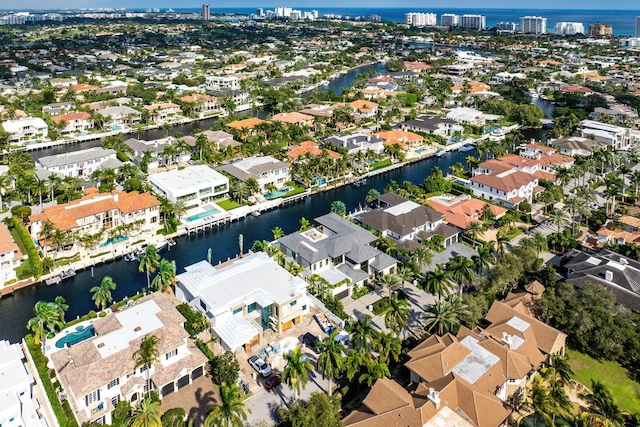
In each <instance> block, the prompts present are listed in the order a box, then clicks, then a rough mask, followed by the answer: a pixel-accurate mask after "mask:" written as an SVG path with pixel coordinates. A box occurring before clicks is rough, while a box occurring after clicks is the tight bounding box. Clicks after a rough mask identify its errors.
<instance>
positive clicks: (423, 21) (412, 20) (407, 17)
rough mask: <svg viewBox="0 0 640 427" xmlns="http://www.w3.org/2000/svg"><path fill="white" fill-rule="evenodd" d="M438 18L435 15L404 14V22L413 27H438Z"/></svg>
mask: <svg viewBox="0 0 640 427" xmlns="http://www.w3.org/2000/svg"><path fill="white" fill-rule="evenodd" d="M437 18H438V16H437V15H436V14H435V13H416V12H410V13H405V14H404V21H405V23H406V24H407V25H410V26H412V27H428V26H433V25H436V20H437Z"/></svg>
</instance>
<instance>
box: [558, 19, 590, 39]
mask: <svg viewBox="0 0 640 427" xmlns="http://www.w3.org/2000/svg"><path fill="white" fill-rule="evenodd" d="M553 34H557V35H564V36H572V35H574V34H584V25H583V24H582V23H580V22H556V25H555V26H554V27H553Z"/></svg>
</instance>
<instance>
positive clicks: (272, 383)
mask: <svg viewBox="0 0 640 427" xmlns="http://www.w3.org/2000/svg"><path fill="white" fill-rule="evenodd" d="M281 383H282V380H281V379H280V375H274V376H272V377H269V379H268V380H267V381H265V383H264V388H266V389H267V390H271V389H272V388H275V387H278V386H279V385H280V384H281Z"/></svg>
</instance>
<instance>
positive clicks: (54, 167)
mask: <svg viewBox="0 0 640 427" xmlns="http://www.w3.org/2000/svg"><path fill="white" fill-rule="evenodd" d="M120 166H122V162H121V161H120V160H118V158H117V156H116V151H115V150H112V149H106V150H105V149H104V148H100V147H93V148H87V149H85V150H81V151H71V152H68V153H63V154H55V155H53V156H45V157H41V158H39V159H37V160H36V168H37V169H44V170H46V171H48V172H53V173H56V174H58V175H60V176H73V177H85V176H90V175H91V174H92V173H93V172H95V171H96V170H98V169H107V168H110V169H116V170H117V169H118V168H119V167H120Z"/></svg>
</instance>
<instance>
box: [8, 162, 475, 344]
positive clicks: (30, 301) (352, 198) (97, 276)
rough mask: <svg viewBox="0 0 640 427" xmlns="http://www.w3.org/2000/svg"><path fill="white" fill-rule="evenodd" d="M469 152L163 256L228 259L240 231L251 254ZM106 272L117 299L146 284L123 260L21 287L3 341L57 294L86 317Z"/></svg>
mask: <svg viewBox="0 0 640 427" xmlns="http://www.w3.org/2000/svg"><path fill="white" fill-rule="evenodd" d="M469 154H472V153H447V154H445V156H444V157H442V158H435V157H432V158H429V159H425V160H422V161H419V162H416V163H412V164H410V165H406V166H404V167H402V168H400V169H395V170H393V171H390V172H387V173H384V174H380V175H378V176H375V177H372V178H369V179H368V181H367V183H366V185H364V186H361V187H353V186H344V187H339V188H336V189H332V190H328V191H325V192H322V193H319V194H316V195H313V196H311V197H308V198H306V199H304V200H303V201H300V202H297V203H293V204H290V205H287V206H284V207H281V208H279V209H276V210H272V211H269V212H264V213H263V214H262V215H261V216H258V217H253V216H249V217H247V218H246V219H244V220H241V221H239V222H234V223H232V224H227V225H224V226H221V227H218V228H215V229H213V230H209V231H207V232H206V233H200V234H198V235H191V236H182V237H180V238H177V239H176V242H177V244H176V245H175V246H174V247H172V248H171V250H170V251H166V252H163V253H162V256H163V257H165V258H167V259H169V260H172V261H173V260H175V262H176V267H177V270H178V273H181V272H183V271H184V267H185V266H187V265H190V264H193V263H194V262H197V261H200V260H203V259H206V257H207V251H208V249H209V248H211V260H212V263H218V262H219V261H226V260H227V259H228V258H229V257H235V256H236V255H237V254H238V253H239V247H238V236H239V235H240V234H242V235H243V237H244V242H245V243H244V250H245V252H246V251H247V250H248V249H250V248H251V245H252V243H253V241H255V240H262V239H268V240H272V238H273V236H272V233H271V230H272V229H273V228H275V227H281V228H282V229H283V230H284V232H285V233H291V232H293V231H295V230H296V229H298V228H299V221H300V218H302V217H305V218H307V219H309V220H312V219H313V218H315V217H318V216H320V215H324V214H326V213H328V212H329V209H330V205H331V202H333V201H334V200H341V201H343V202H344V203H345V204H346V206H347V210H348V211H353V210H354V209H356V208H357V207H358V206H359V205H361V204H362V205H364V203H365V197H366V194H367V192H368V191H369V189H371V188H375V189H377V190H378V191H380V192H382V190H383V188H384V187H385V186H386V185H387V183H388V182H390V181H391V180H395V181H396V182H398V183H402V182H404V181H411V182H412V183H414V184H419V183H421V182H422V181H423V180H424V178H425V177H426V176H427V175H428V174H429V172H430V170H431V168H433V167H434V166H438V167H439V168H440V169H442V170H443V172H445V173H446V172H447V171H448V168H449V166H451V165H452V164H454V163H456V162H461V163H463V164H464V161H465V158H466V157H467V155H469ZM104 276H111V277H112V278H113V280H114V282H115V283H116V285H117V288H116V290H115V291H113V293H112V294H113V297H114V299H115V300H120V299H122V298H124V297H125V296H131V295H135V294H136V292H138V291H140V290H141V289H142V288H144V287H146V286H147V280H146V276H145V275H144V274H143V273H140V272H138V263H137V262H126V261H124V260H119V261H113V262H111V263H107V264H102V265H98V266H95V267H94V268H93V275H92V271H91V269H86V270H83V271H79V272H78V274H77V275H76V276H75V277H73V278H71V279H68V280H65V281H63V282H61V283H59V284H57V285H53V286H49V287H47V286H45V285H44V284H38V285H34V286H31V287H28V288H25V289H22V290H19V291H16V292H15V293H14V295H13V296H10V297H6V298H3V299H0V339H9V340H10V341H12V342H16V341H18V340H20V338H21V337H22V336H24V335H25V333H27V330H26V327H25V325H26V323H27V321H28V320H29V319H30V318H31V317H32V316H33V306H34V305H35V303H36V302H38V301H40V300H44V301H53V299H54V298H55V297H56V296H58V295H60V296H63V297H64V298H65V299H66V300H67V304H69V311H68V313H67V320H69V319H73V318H75V317H76V316H81V315H83V314H85V313H87V312H88V311H89V310H95V305H94V303H93V301H92V300H91V295H90V293H89V289H91V288H92V287H93V286H96V285H98V284H99V283H100V281H101V280H102V278H103V277H104Z"/></svg>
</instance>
